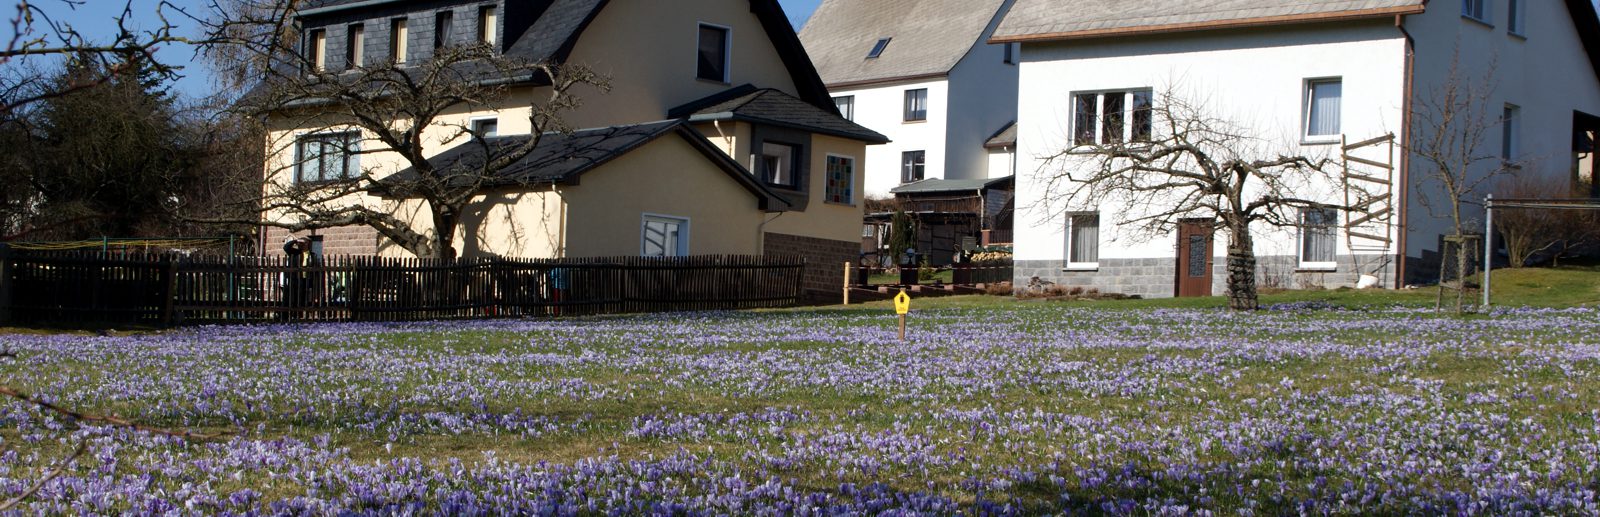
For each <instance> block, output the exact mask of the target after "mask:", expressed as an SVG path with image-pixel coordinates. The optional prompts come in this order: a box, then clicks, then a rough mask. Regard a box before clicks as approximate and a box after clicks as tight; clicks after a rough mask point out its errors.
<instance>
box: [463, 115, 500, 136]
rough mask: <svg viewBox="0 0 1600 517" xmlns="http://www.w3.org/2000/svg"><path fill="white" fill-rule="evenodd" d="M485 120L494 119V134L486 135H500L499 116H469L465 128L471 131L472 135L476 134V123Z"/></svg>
mask: <svg viewBox="0 0 1600 517" xmlns="http://www.w3.org/2000/svg"><path fill="white" fill-rule="evenodd" d="M486 121H494V134H492V135H488V137H489V138H494V137H497V136H500V117H472V118H469V119H467V130H468V131H470V132H472V133H473V135H477V133H478V123H480V122H486Z"/></svg>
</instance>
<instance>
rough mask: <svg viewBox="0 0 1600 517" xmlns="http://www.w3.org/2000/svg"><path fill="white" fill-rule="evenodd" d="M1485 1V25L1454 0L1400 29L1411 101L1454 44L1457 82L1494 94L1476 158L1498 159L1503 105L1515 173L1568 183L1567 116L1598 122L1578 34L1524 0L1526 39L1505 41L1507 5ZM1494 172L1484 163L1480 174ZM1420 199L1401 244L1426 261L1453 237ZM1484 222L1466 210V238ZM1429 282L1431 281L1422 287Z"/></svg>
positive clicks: (1560, 7) (1545, 4)
mask: <svg viewBox="0 0 1600 517" xmlns="http://www.w3.org/2000/svg"><path fill="white" fill-rule="evenodd" d="M1487 1H1488V2H1489V4H1490V7H1489V11H1490V12H1491V13H1492V16H1491V19H1490V24H1483V23H1479V22H1477V21H1473V20H1469V19H1466V18H1463V17H1462V16H1461V6H1460V1H1459V0H1442V1H1435V2H1432V3H1430V4H1429V6H1428V11H1427V12H1426V13H1424V14H1422V15H1416V16H1410V17H1408V18H1407V20H1406V29H1407V30H1408V31H1409V32H1411V34H1412V35H1413V36H1414V37H1415V38H1416V53H1417V66H1416V95H1417V96H1418V97H1419V98H1423V97H1426V96H1427V95H1428V94H1429V92H1430V90H1432V89H1434V88H1439V87H1440V86H1441V85H1442V84H1444V83H1445V82H1447V80H1448V78H1449V76H1450V67H1451V63H1452V62H1453V61H1457V56H1458V53H1457V44H1458V43H1459V48H1460V52H1459V56H1460V59H1459V61H1457V62H1459V63H1460V67H1461V70H1462V72H1461V73H1460V74H1459V75H1460V76H1461V77H1464V78H1465V79H1466V80H1467V81H1470V82H1473V83H1476V84H1489V85H1490V86H1491V88H1492V91H1490V92H1489V94H1488V96H1487V99H1486V101H1487V102H1486V103H1485V112H1486V115H1487V122H1489V123H1490V124H1494V127H1491V128H1489V130H1488V131H1487V132H1486V133H1485V134H1484V142H1483V143H1482V147H1480V151H1481V152H1482V153H1484V154H1487V155H1489V156H1499V155H1500V152H1501V138H1502V132H1501V129H1500V127H1499V125H1498V123H1497V122H1498V120H1499V117H1500V116H1501V112H1502V109H1503V108H1504V106H1505V105H1506V104H1508V103H1509V104H1515V105H1517V106H1519V107H1520V108H1521V138H1520V139H1519V140H1520V147H1521V150H1522V153H1521V156H1520V161H1521V162H1522V163H1523V168H1522V172H1521V173H1520V174H1523V175H1535V174H1536V175H1540V176H1546V177H1552V178H1568V177H1570V176H1571V174H1572V167H1573V156H1572V122H1573V111H1574V110H1579V111H1583V112H1585V113H1588V114H1591V115H1600V80H1597V79H1596V76H1595V71H1594V69H1593V66H1592V65H1591V64H1590V61H1589V57H1588V54H1587V53H1586V51H1585V50H1584V49H1583V47H1582V43H1581V42H1580V40H1579V39H1578V32H1577V28H1576V27H1575V26H1574V25H1573V21H1572V18H1571V15H1570V14H1569V12H1568V10H1567V7H1566V5H1564V3H1563V2H1557V1H1544V0H1525V1H1524V2H1523V3H1524V4H1526V6H1525V8H1524V9H1525V10H1524V14H1525V16H1526V18H1525V20H1526V21H1527V25H1526V26H1525V29H1524V31H1523V33H1524V34H1525V35H1526V37H1525V38H1524V37H1521V36H1517V35H1513V34H1509V33H1508V28H1509V27H1508V25H1507V20H1508V18H1507V15H1508V13H1507V9H1508V8H1509V6H1508V2H1507V1H1506V0H1487ZM1491 71H1492V73H1493V76H1492V77H1491V78H1490V79H1489V80H1488V82H1487V83H1484V77H1485V75H1486V74H1490V73H1491ZM1419 107H1420V106H1419ZM1414 137H1420V135H1414ZM1493 166H1494V164H1492V163H1486V164H1485V165H1484V169H1487V168H1489V167H1493ZM1412 167H1413V170H1412V172H1411V176H1412V183H1413V185H1415V186H1414V187H1413V188H1415V189H1428V188H1430V187H1431V186H1433V185H1436V183H1428V182H1427V180H1428V179H1429V178H1430V176H1429V174H1428V170H1427V166H1426V164H1424V163H1421V162H1414V163H1413V166H1412ZM1479 172H1480V173H1481V172H1484V171H1479ZM1492 190H1493V189H1492V187H1489V188H1486V189H1485V191H1483V192H1479V193H1477V194H1475V195H1473V196H1472V200H1473V201H1474V202H1480V201H1482V199H1483V195H1484V194H1487V193H1489V192H1491V191H1492ZM1414 194H1431V195H1428V196H1427V197H1429V198H1430V199H1434V200H1437V199H1440V197H1439V194H1438V191H1437V189H1432V190H1426V191H1419V192H1415V193H1414ZM1421 199H1422V196H1420V195H1412V196H1411V214H1412V216H1411V222H1410V225H1409V230H1410V231H1409V235H1408V243H1407V244H1408V245H1407V255H1408V256H1410V257H1420V256H1423V255H1424V254H1432V252H1435V251H1437V250H1438V247H1439V237H1440V236H1442V235H1445V234H1449V233H1452V232H1453V229H1452V225H1451V223H1450V220H1449V218H1448V217H1446V216H1445V215H1446V212H1444V211H1442V210H1441V211H1437V212H1438V214H1439V217H1430V211H1429V209H1428V207H1426V206H1424V205H1423V204H1422V203H1421ZM1482 216H1483V214H1482V210H1480V209H1478V207H1476V206H1469V207H1468V210H1467V214H1466V217H1467V218H1468V219H1469V226H1468V228H1467V231H1469V232H1473V233H1481V232H1482V231H1483V230H1482V225H1483V219H1482ZM1427 278H1431V274H1430V275H1428V276H1426V277H1425V278H1423V280H1426V279H1427Z"/></svg>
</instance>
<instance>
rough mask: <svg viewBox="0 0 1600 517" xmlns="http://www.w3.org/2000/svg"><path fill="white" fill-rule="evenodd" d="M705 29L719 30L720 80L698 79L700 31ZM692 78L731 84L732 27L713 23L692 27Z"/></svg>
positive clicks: (698, 24) (700, 79) (700, 78)
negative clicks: (720, 36) (720, 31)
mask: <svg viewBox="0 0 1600 517" xmlns="http://www.w3.org/2000/svg"><path fill="white" fill-rule="evenodd" d="M706 27H710V28H713V29H721V30H722V33H723V38H722V78H721V79H709V78H705V77H700V31H701V29H704V28H706ZM694 43H695V45H694V66H693V67H692V69H693V70H694V78H695V79H696V80H699V81H712V82H719V83H722V84H729V83H732V82H733V27H729V26H726V25H718V24H715V23H707V22H699V23H696V24H695V26H694Z"/></svg>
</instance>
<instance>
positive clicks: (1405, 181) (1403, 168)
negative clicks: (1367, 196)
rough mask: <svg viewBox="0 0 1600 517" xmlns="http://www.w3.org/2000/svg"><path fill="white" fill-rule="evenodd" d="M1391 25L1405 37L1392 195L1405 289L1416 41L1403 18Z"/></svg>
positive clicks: (1399, 275) (1398, 278)
mask: <svg viewBox="0 0 1600 517" xmlns="http://www.w3.org/2000/svg"><path fill="white" fill-rule="evenodd" d="M1394 26H1395V28H1397V29H1400V34H1403V35H1405V38H1406V64H1405V67H1406V71H1405V73H1406V79H1405V91H1404V92H1403V95H1405V98H1404V99H1402V101H1401V103H1402V106H1404V107H1403V108H1402V109H1403V110H1404V113H1402V115H1401V122H1400V123H1401V125H1402V127H1401V130H1400V174H1399V178H1398V182H1399V183H1400V184H1399V185H1398V188H1399V189H1400V190H1399V192H1397V193H1396V195H1395V199H1396V200H1397V201H1399V203H1398V204H1399V205H1400V206H1399V213H1400V216H1399V217H1400V223H1399V224H1398V225H1397V226H1396V227H1395V248H1396V249H1397V250H1398V251H1399V253H1398V258H1397V259H1396V261H1395V275H1394V284H1395V285H1394V287H1395V289H1405V287H1406V253H1407V249H1408V248H1407V240H1408V239H1407V235H1408V234H1409V233H1410V232H1409V231H1408V229H1409V228H1410V224H1409V223H1410V218H1411V192H1410V191H1411V110H1412V102H1413V97H1414V93H1415V89H1416V80H1417V79H1416V75H1417V71H1416V69H1417V40H1416V38H1413V37H1412V36H1411V31H1408V30H1406V17H1405V15H1398V16H1395V17H1394Z"/></svg>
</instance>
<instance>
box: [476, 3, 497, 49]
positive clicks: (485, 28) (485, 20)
mask: <svg viewBox="0 0 1600 517" xmlns="http://www.w3.org/2000/svg"><path fill="white" fill-rule="evenodd" d="M499 29H500V12H499V10H498V9H495V6H494V5H483V6H479V7H478V43H480V44H483V45H489V46H494V45H495V44H496V43H498V42H499V38H498V36H499V34H498V32H499Z"/></svg>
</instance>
